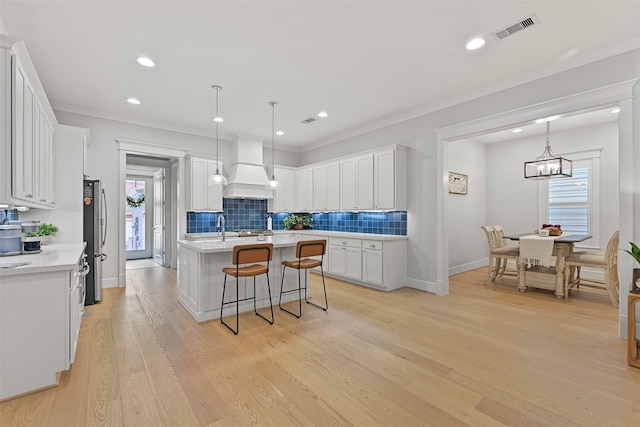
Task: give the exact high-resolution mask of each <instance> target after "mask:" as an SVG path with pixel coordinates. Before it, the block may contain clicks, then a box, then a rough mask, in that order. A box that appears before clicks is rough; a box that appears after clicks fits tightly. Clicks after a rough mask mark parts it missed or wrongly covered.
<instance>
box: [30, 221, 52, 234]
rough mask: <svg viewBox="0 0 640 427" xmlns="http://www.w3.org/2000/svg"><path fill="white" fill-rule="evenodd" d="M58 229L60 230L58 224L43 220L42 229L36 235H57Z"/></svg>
mask: <svg viewBox="0 0 640 427" xmlns="http://www.w3.org/2000/svg"><path fill="white" fill-rule="evenodd" d="M58 231H60V230H59V229H58V227H57V226H55V225H53V224H47V223H46V222H43V223H42V224H40V231H39V232H38V234H36V236H55V235H56V234H58ZM25 234H26V233H25Z"/></svg>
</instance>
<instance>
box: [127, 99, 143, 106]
mask: <svg viewBox="0 0 640 427" xmlns="http://www.w3.org/2000/svg"><path fill="white" fill-rule="evenodd" d="M127 102H128V103H129V104H133V105H140V100H139V99H137V98H127Z"/></svg>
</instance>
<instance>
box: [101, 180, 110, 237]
mask: <svg viewBox="0 0 640 427" xmlns="http://www.w3.org/2000/svg"><path fill="white" fill-rule="evenodd" d="M102 201H103V204H102V211H103V212H104V219H102V218H100V220H101V221H104V227H103V229H102V236H101V237H102V244H101V245H100V246H104V243H105V242H106V240H107V224H108V222H109V221H107V195H106V194H105V192H104V188H103V189H102Z"/></svg>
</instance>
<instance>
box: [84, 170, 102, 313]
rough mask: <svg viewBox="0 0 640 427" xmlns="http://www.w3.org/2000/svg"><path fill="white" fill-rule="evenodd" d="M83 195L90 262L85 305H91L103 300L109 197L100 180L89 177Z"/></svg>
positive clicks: (85, 238)
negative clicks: (103, 267)
mask: <svg viewBox="0 0 640 427" xmlns="http://www.w3.org/2000/svg"><path fill="white" fill-rule="evenodd" d="M82 197H83V199H82V200H83V205H84V211H83V223H84V225H83V234H84V241H85V242H86V243H87V247H86V249H85V252H86V254H87V261H88V263H89V274H88V275H87V277H86V286H87V295H86V301H85V305H91V304H95V303H97V302H99V301H100V300H102V262H103V261H104V260H106V259H107V255H106V254H105V253H103V252H102V249H103V247H104V242H105V239H106V237H107V198H106V196H105V193H104V189H103V188H102V185H101V183H100V180H89V179H85V180H84V188H83V195H82Z"/></svg>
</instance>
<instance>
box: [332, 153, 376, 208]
mask: <svg viewBox="0 0 640 427" xmlns="http://www.w3.org/2000/svg"><path fill="white" fill-rule="evenodd" d="M340 180H341V181H340V209H342V210H367V209H373V154H366V155H363V156H358V157H354V158H349V159H345V160H342V161H340Z"/></svg>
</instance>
